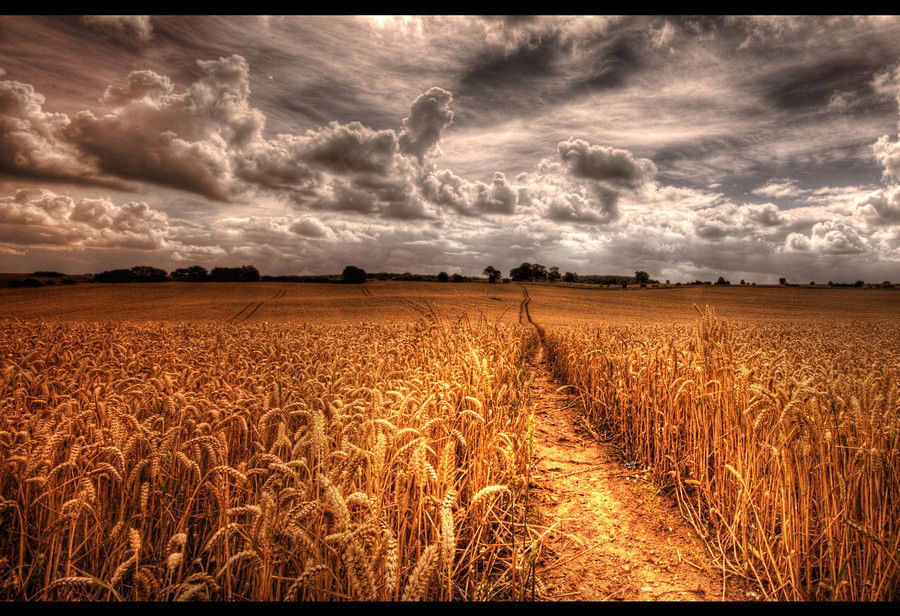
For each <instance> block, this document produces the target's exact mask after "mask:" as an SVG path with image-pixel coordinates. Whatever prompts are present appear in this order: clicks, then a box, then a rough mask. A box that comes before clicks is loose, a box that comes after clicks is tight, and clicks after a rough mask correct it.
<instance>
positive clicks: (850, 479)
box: [547, 313, 900, 600]
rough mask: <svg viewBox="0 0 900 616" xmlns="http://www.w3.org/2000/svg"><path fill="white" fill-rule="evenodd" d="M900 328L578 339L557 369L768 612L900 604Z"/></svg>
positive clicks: (777, 328)
mask: <svg viewBox="0 0 900 616" xmlns="http://www.w3.org/2000/svg"><path fill="white" fill-rule="evenodd" d="M898 341H900V327H898V325H897V323H896V322H894V321H886V322H881V323H878V324H877V325H875V326H873V325H872V324H867V323H864V322H856V323H849V322H836V321H833V322H829V321H819V322H816V321H813V320H810V321H809V322H806V323H799V324H791V323H781V324H764V323H757V324H752V323H742V324H740V325H736V324H729V323H726V322H724V321H723V320H720V319H717V318H715V317H714V316H712V314H711V313H707V314H705V315H703V317H702V319H701V320H699V321H698V322H697V323H696V324H693V325H677V324H669V325H634V324H633V325H631V326H618V325H617V326H601V327H591V328H569V329H565V328H563V329H560V330H557V331H553V332H549V333H548V337H547V343H548V351H549V356H550V358H551V361H552V363H553V365H554V370H555V372H556V373H557V375H558V376H559V377H560V378H561V380H563V381H564V382H566V383H568V384H569V385H570V386H571V387H572V389H573V391H574V392H576V393H577V395H578V396H579V397H580V398H581V401H582V403H583V404H584V406H585V408H586V409H588V412H589V415H590V420H591V421H592V422H594V423H595V424H597V425H599V426H601V427H602V428H603V429H604V430H605V431H606V432H607V433H608V434H610V435H612V436H614V438H615V439H616V440H617V441H618V442H619V443H621V445H622V446H623V449H624V452H625V454H626V455H627V456H628V459H629V460H636V461H638V462H639V463H640V464H641V465H642V468H644V467H646V468H649V469H650V473H651V474H652V476H653V477H654V479H655V480H656V481H657V482H658V483H659V484H661V485H663V486H666V487H668V488H671V489H672V491H673V492H674V494H675V496H676V497H677V499H678V502H679V505H680V507H681V510H682V511H683V512H684V513H685V514H686V515H687V516H688V517H689V519H690V520H691V521H692V522H693V523H694V525H695V527H696V528H697V529H698V531H699V532H700V533H701V534H702V535H704V538H705V539H706V540H707V542H708V544H709V545H710V547H711V548H712V551H713V555H714V556H715V557H716V559H717V560H718V561H719V562H721V563H722V567H723V568H724V569H725V570H726V571H727V572H730V573H734V574H737V575H742V576H746V577H748V578H750V579H752V580H754V581H756V582H758V583H759V584H760V585H761V587H762V589H763V592H764V593H765V596H766V597H767V598H778V599H843V600H890V599H894V600H896V599H897V598H898V593H900V563H898V556H897V555H898V554H900V510H898V506H900V482H898V477H900V387H898V385H900V344H898Z"/></svg>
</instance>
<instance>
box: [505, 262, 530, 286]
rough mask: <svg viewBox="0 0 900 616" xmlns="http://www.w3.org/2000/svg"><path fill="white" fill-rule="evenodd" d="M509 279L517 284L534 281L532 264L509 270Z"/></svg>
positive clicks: (524, 264)
mask: <svg viewBox="0 0 900 616" xmlns="http://www.w3.org/2000/svg"><path fill="white" fill-rule="evenodd" d="M509 277H510V279H512V280H515V281H516V282H525V281H527V280H534V278H533V276H532V273H531V263H528V262H526V263H523V264H522V265H520V266H519V267H514V268H512V269H511V270H509Z"/></svg>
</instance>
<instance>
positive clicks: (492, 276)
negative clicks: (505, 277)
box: [482, 265, 503, 284]
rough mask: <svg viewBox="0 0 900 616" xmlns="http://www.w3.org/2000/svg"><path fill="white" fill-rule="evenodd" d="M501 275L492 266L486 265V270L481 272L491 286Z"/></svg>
mask: <svg viewBox="0 0 900 616" xmlns="http://www.w3.org/2000/svg"><path fill="white" fill-rule="evenodd" d="M502 273H503V272H501V271H500V270H498V269H497V268H496V267H494V266H493V265H488V266H487V267H486V268H484V271H483V272H482V274H484V275H485V276H487V277H488V282H489V283H491V284H494V283H495V282H497V279H498V278H500V275H501V274H502Z"/></svg>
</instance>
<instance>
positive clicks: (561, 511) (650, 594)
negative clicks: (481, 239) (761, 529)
mask: <svg viewBox="0 0 900 616" xmlns="http://www.w3.org/2000/svg"><path fill="white" fill-rule="evenodd" d="M522 296H523V299H522V302H521V304H520V306H519V322H520V323H521V322H523V321H524V322H527V323H529V324H531V325H532V326H533V327H534V328H535V331H536V332H537V334H538V337H539V338H540V341H541V344H540V346H539V348H538V350H537V352H536V353H535V355H534V356H533V357H532V358H531V360H530V361H529V363H528V366H527V370H528V372H529V375H530V377H531V378H530V381H531V405H532V409H533V411H534V420H535V451H534V454H535V460H534V467H533V471H532V475H531V480H530V484H529V490H530V491H531V495H532V496H531V497H530V498H533V499H534V501H536V502H537V503H538V508H539V510H540V512H541V523H540V525H539V527H538V528H539V530H540V532H541V533H543V535H544V538H543V543H542V553H541V555H540V557H539V560H538V562H537V566H536V574H537V577H538V579H540V580H541V583H542V584H543V586H544V589H543V593H542V598H543V599H547V600H562V601H570V600H571V601H606V600H632V601H685V600H687V601H711V600H713V601H714V600H723V599H730V598H736V596H737V595H736V594H735V593H736V591H735V590H734V589H732V588H731V587H730V586H728V585H726V584H725V583H724V582H723V580H724V578H723V576H722V571H721V567H717V566H716V565H715V564H713V563H712V562H711V561H710V557H709V554H708V552H707V550H706V549H705V548H704V546H703V544H702V542H701V540H700V538H699V537H697V536H696V534H695V531H694V529H693V528H692V527H691V526H690V525H689V524H688V523H687V522H686V521H685V520H684V519H683V518H681V516H680V515H679V514H678V511H677V508H676V505H675V503H674V501H672V500H671V499H669V498H667V497H665V496H662V495H660V494H659V493H658V492H657V490H656V489H655V488H654V487H653V485H652V484H651V483H649V481H646V480H644V479H643V478H642V475H643V473H641V469H639V468H632V469H629V468H628V467H627V466H626V465H625V464H623V462H622V460H621V459H620V457H619V456H618V455H617V453H616V450H615V448H614V446H613V445H612V444H611V443H608V442H603V441H601V440H600V439H599V438H598V437H597V435H596V434H594V433H593V432H592V431H591V429H590V428H589V427H588V426H587V425H586V423H585V422H584V420H583V417H584V416H585V413H584V411H583V409H582V408H581V405H580V403H579V401H578V399H577V398H575V397H574V396H572V395H570V394H568V393H565V389H566V387H565V386H564V385H563V384H562V383H559V382H558V381H557V380H556V379H555V378H554V376H553V373H552V370H551V365H550V362H549V360H548V358H547V356H546V347H545V331H544V329H543V328H542V327H541V326H540V325H539V324H538V323H536V322H535V321H534V320H533V319H532V317H531V311H530V304H531V297H530V296H529V294H528V289H527V288H526V287H525V286H524V285H522ZM534 501H533V502H534Z"/></svg>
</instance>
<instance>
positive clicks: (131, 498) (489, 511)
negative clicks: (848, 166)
mask: <svg viewBox="0 0 900 616" xmlns="http://www.w3.org/2000/svg"><path fill="white" fill-rule="evenodd" d="M421 286H422V289H423V292H422V294H421V298H417V296H416V291H417V285H412V284H409V285H408V286H406V287H402V286H394V285H384V286H381V287H379V286H378V285H372V287H371V289H372V290H371V291H369V295H366V294H363V293H360V290H359V289H358V288H353V289H351V288H347V287H341V288H337V289H327V290H326V292H327V293H330V294H333V295H334V298H336V299H335V304H337V303H338V302H339V301H343V302H344V303H347V304H348V305H351V302H348V301H347V300H348V298H350V296H351V295H352V299H353V300H354V302H352V306H353V307H352V310H354V311H355V312H353V313H352V315H351V316H347V315H344V316H343V320H341V319H342V316H341V315H340V314H338V313H332V315H331V317H329V318H327V319H323V321H324V322H319V321H318V320H316V319H313V320H310V321H309V322H304V321H303V320H302V319H298V318H296V313H295V312H293V310H294V309H297V310H299V311H300V312H302V305H301V304H302V301H304V300H303V299H302V298H303V293H305V292H307V291H304V288H306V289H308V288H309V287H303V286H299V285H298V287H297V288H296V290H295V289H290V290H288V291H281V290H279V287H278V286H277V285H275V286H273V285H269V286H248V290H247V291H245V293H249V294H250V296H246V295H245V296H244V297H238V296H234V293H236V292H237V291H236V290H235V289H232V288H225V287H223V288H222V289H215V288H213V291H212V292H213V294H214V295H216V297H217V298H218V299H221V297H220V295H222V294H225V295H226V296H228V297H232V299H231V300H229V301H230V302H231V304H230V305H229V306H228V307H227V308H220V310H219V316H220V317H221V318H219V319H218V321H215V320H212V319H209V320H205V319H196V318H191V319H180V320H179V319H178V318H170V319H166V320H159V319H152V320H148V319H146V318H144V316H145V315H144V313H140V312H139V311H138V309H137V308H135V311H136V313H137V316H138V317H139V318H136V319H129V318H125V317H123V316H122V315H121V314H118V313H115V312H114V311H115V310H121V307H118V308H115V307H113V308H111V309H110V316H108V318H106V319H102V318H100V317H102V315H103V312H102V310H103V306H102V305H103V303H104V302H105V301H107V300H108V298H105V299H104V296H103V294H104V293H123V292H124V291H122V290H121V289H112V290H109V288H108V287H94V288H93V289H92V288H91V287H85V288H84V290H80V291H79V292H80V293H82V294H84V297H85V298H87V297H88V294H89V293H90V292H93V293H94V296H93V300H92V301H93V304H92V305H91V307H90V309H89V310H87V309H85V310H84V311H83V312H80V313H79V312H77V311H78V310H79V308H78V303H77V302H74V303H70V304H69V307H70V309H72V310H75V313H74V314H75V316H76V317H77V315H78V314H80V315H81V316H82V317H84V318H80V319H79V318H73V315H72V314H69V315H68V318H64V316H65V315H57V316H56V317H52V316H51V315H48V314H46V313H45V312H42V311H43V310H45V309H46V307H45V306H43V305H42V304H40V302H38V303H36V306H35V307H33V309H32V315H31V316H30V318H18V317H17V318H6V319H3V320H0V361H2V364H0V598H3V599H18V600H66V599H69V600H100V601H108V600H161V601H171V600H178V601H181V600H521V599H541V598H544V597H543V594H542V588H543V583H542V579H541V574H540V567H538V566H537V565H538V564H539V563H540V562H541V559H542V539H543V538H544V537H545V536H546V533H547V532H549V529H548V528H547V525H546V524H544V521H543V520H542V514H541V511H539V510H536V507H535V504H534V502H535V501H534V498H533V495H530V490H531V488H532V480H531V476H532V470H533V468H534V464H535V456H534V444H535V439H536V438H539V436H538V435H537V434H536V431H535V424H534V422H535V418H534V411H533V409H532V407H531V401H530V397H529V396H530V394H529V391H530V389H529V388H530V386H531V383H530V379H531V377H530V376H529V375H530V374H532V373H533V370H534V365H535V364H534V357H535V355H536V354H538V352H539V349H541V347H543V351H540V353H543V354H544V355H545V356H546V358H547V360H548V365H549V367H550V369H551V370H552V373H553V376H554V377H555V386H556V385H558V386H559V387H560V388H563V389H565V391H567V392H569V394H570V396H571V397H572V399H573V400H574V401H576V402H577V403H578V405H579V406H578V408H579V409H580V411H579V412H581V413H582V416H583V419H584V420H586V421H587V423H588V424H589V425H590V426H592V428H593V429H595V430H597V431H598V432H600V433H602V434H604V435H605V436H606V437H607V438H609V439H612V440H613V441H614V442H615V443H617V444H618V445H619V446H620V447H621V449H622V452H623V455H624V456H625V458H624V459H627V460H631V461H632V462H631V463H632V464H637V465H638V467H639V468H640V469H641V472H642V473H645V474H646V476H647V477H649V478H650V479H651V480H652V483H653V485H655V486H656V488H657V489H658V490H660V491H662V493H664V494H666V495H668V496H670V497H671V498H672V499H674V502H676V503H677V507H678V510H679V511H680V512H681V514H682V515H683V516H684V517H685V518H687V519H688V520H689V521H690V524H691V525H692V526H693V528H694V529H695V531H696V534H697V535H698V536H699V537H701V538H702V539H703V542H704V545H705V546H706V549H707V550H708V552H709V558H710V561H711V562H713V563H714V564H715V568H717V569H718V570H719V571H720V572H721V574H722V575H724V576H725V577H727V578H734V579H740V580H743V581H746V582H748V583H752V584H753V585H754V587H756V588H758V590H759V593H760V595H761V596H762V597H763V598H766V599H787V600H811V599H818V600H896V599H897V598H900V564H898V562H897V558H898V557H897V554H898V553H900V523H898V520H900V511H898V506H900V505H898V503H900V480H898V476H900V475H898V472H900V444H898V443H900V435H898V431H900V324H898V322H897V320H896V318H895V317H892V316H890V315H891V314H896V312H892V311H895V309H896V307H897V300H896V299H894V298H896V297H900V296H898V295H897V294H890V292H884V293H874V292H873V293H871V294H866V293H864V292H858V293H855V294H853V295H851V294H846V295H841V292H836V293H835V295H833V296H830V297H831V298H832V300H831V302H830V303H826V302H818V303H816V305H815V309H813V308H812V307H811V306H809V305H808V301H809V300H808V297H810V296H807V295H801V296H799V299H798V296H797V295H791V292H790V291H786V292H785V291H783V290H780V289H760V290H759V291H757V290H752V291H751V290H749V289H748V290H746V292H747V293H748V295H746V296H741V295H740V293H742V292H743V291H742V290H727V291H726V290H722V292H720V291H719V290H709V292H707V291H705V290H703V293H706V295H703V296H701V298H702V297H706V298H707V299H709V300H710V301H709V302H708V303H710V304H713V305H716V311H712V310H701V309H699V308H695V307H694V303H693V302H692V301H691V300H693V299H696V295H697V293H695V292H694V290H685V293H690V294H691V295H688V296H685V295H683V294H681V295H679V293H681V291H680V290H679V291H677V292H676V291H674V290H665V291H662V290H661V291H647V292H646V293H642V292H627V293H626V292H616V291H609V292H602V291H596V292H592V291H585V290H584V289H578V288H571V289H567V288H564V287H556V288H553V287H552V286H550V285H529V289H530V304H529V306H528V309H529V311H530V318H533V320H534V322H535V323H536V324H540V325H541V327H540V328H536V327H534V326H532V325H531V324H530V323H529V322H528V321H527V320H523V319H522V317H521V314H522V313H521V311H518V310H516V307H517V306H519V304H520V303H521V301H522V289H521V287H519V286H518V285H480V286H477V285H474V284H473V285H458V286H456V285H454V286H450V285H444V286H440V285H430V284H427V283H425V284H423V285H421ZM209 288H212V287H209ZM320 288H321V287H315V288H313V289H312V290H310V291H308V292H309V293H310V295H309V297H316V295H315V294H316V293H319V289H320ZM144 289H149V285H148V286H147V287H142V288H141V292H145V291H144ZM164 289H166V290H168V291H169V292H173V293H183V291H181V290H180V288H179V287H177V285H176V286H169V287H164ZM697 291H701V290H697ZM146 292H147V293H151V294H152V291H150V290H147V291H146ZM193 292H194V291H188V293H193ZM273 293H274V294H275V295H277V297H272V298H271V300H269V299H267V298H269V296H271V295H272V294H273ZM217 294H218V295H217ZM229 294H230V295H229ZM379 294H380V295H381V298H380V299H379V297H378V296H379ZM372 295H374V296H375V297H374V299H373V297H372ZM15 297H18V296H13V295H10V296H9V297H6V296H4V298H5V299H6V300H9V301H6V302H5V303H4V304H3V307H4V309H6V310H8V311H18V312H21V311H22V310H23V308H22V306H21V305H19V304H17V303H16V302H15V301H14V300H15ZM248 298H249V299H248ZM259 298H262V300H261V299H259ZM423 298H424V299H423ZM736 298H740V299H736ZM773 298H776V300H777V302H780V303H777V302H776V303H775V304H773V301H775V300H773ZM777 298H782V299H777ZM846 298H849V299H850V300H851V301H847V300H846ZM163 300H165V298H163ZM171 301H172V302H173V305H174V303H175V302H174V300H171ZM315 301H316V300H314V299H313V300H309V306H312V305H313V303H314V302H315ZM370 301H371V302H372V304H374V305H375V306H378V307H379V309H378V310H377V311H375V312H373V313H372V314H373V318H372V319H371V320H370V321H366V320H365V319H362V320H358V317H360V316H365V315H364V313H363V312H362V309H361V308H359V306H366V304H367V302H370ZM867 301H868V302H870V305H871V307H872V309H871V310H866V309H864V308H863V306H865V302H867ZM84 302H85V304H87V302H88V300H87V299H84ZM265 302H271V304H272V305H269V304H267V303H265ZM278 302H282V304H281V305H280V307H279V304H278ZM285 302H294V303H293V304H287V305H286V304H285ZM853 302H856V304H854V303H853ZM357 304H358V306H357ZM686 304H689V305H690V308H689V311H690V315H688V314H687V312H686V308H685V305H686ZM701 305H703V304H701ZM766 305H768V306H769V311H768V312H765V310H764V307H765V306H766ZM160 306H162V304H160ZM254 306H255V308H254ZM290 306H293V308H290ZM298 306H300V307H299V308H298ZM848 306H849V308H848ZM73 307H74V308H73ZM248 307H249V308H248ZM398 307H403V308H405V309H406V311H405V312H404V311H401V310H400V309H399V308H398ZM510 307H512V308H513V310H510ZM153 309H154V310H156V309H157V308H153ZM159 309H160V310H161V308H159ZM267 309H268V310H270V312H269V313H268V314H270V315H279V314H280V315H282V317H284V318H273V320H271V321H269V320H268V319H267V318H265V317H266V314H267V313H266V312H265V311H266V310H267ZM173 310H175V311H177V310H180V308H178V307H177V306H175V307H174V308H173ZM193 310H196V311H198V313H199V312H203V310H202V307H196V306H195V308H193ZM252 310H256V312H255V313H254V314H257V315H262V317H255V318H253V319H250V320H247V319H245V320H239V319H235V318H232V317H233V316H234V314H247V313H248V312H250V311H252ZM854 311H856V312H854ZM392 312H393V318H392V316H391V314H392ZM607 313H609V314H614V315H616V318H601V316H600V315H604V314H607ZM742 313H746V314H748V315H749V316H748V317H747V318H745V319H740V318H735V317H734V315H735V314H742ZM17 314H18V313H17ZM723 314H724V315H727V317H728V318H724V317H723V316H722V315H723ZM286 315H293V317H294V318H287V316H286ZM766 315H768V318H763V317H765V316H766ZM517 316H518V318H517ZM529 366H530V367H531V369H532V372H529V369H528V368H529Z"/></svg>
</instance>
